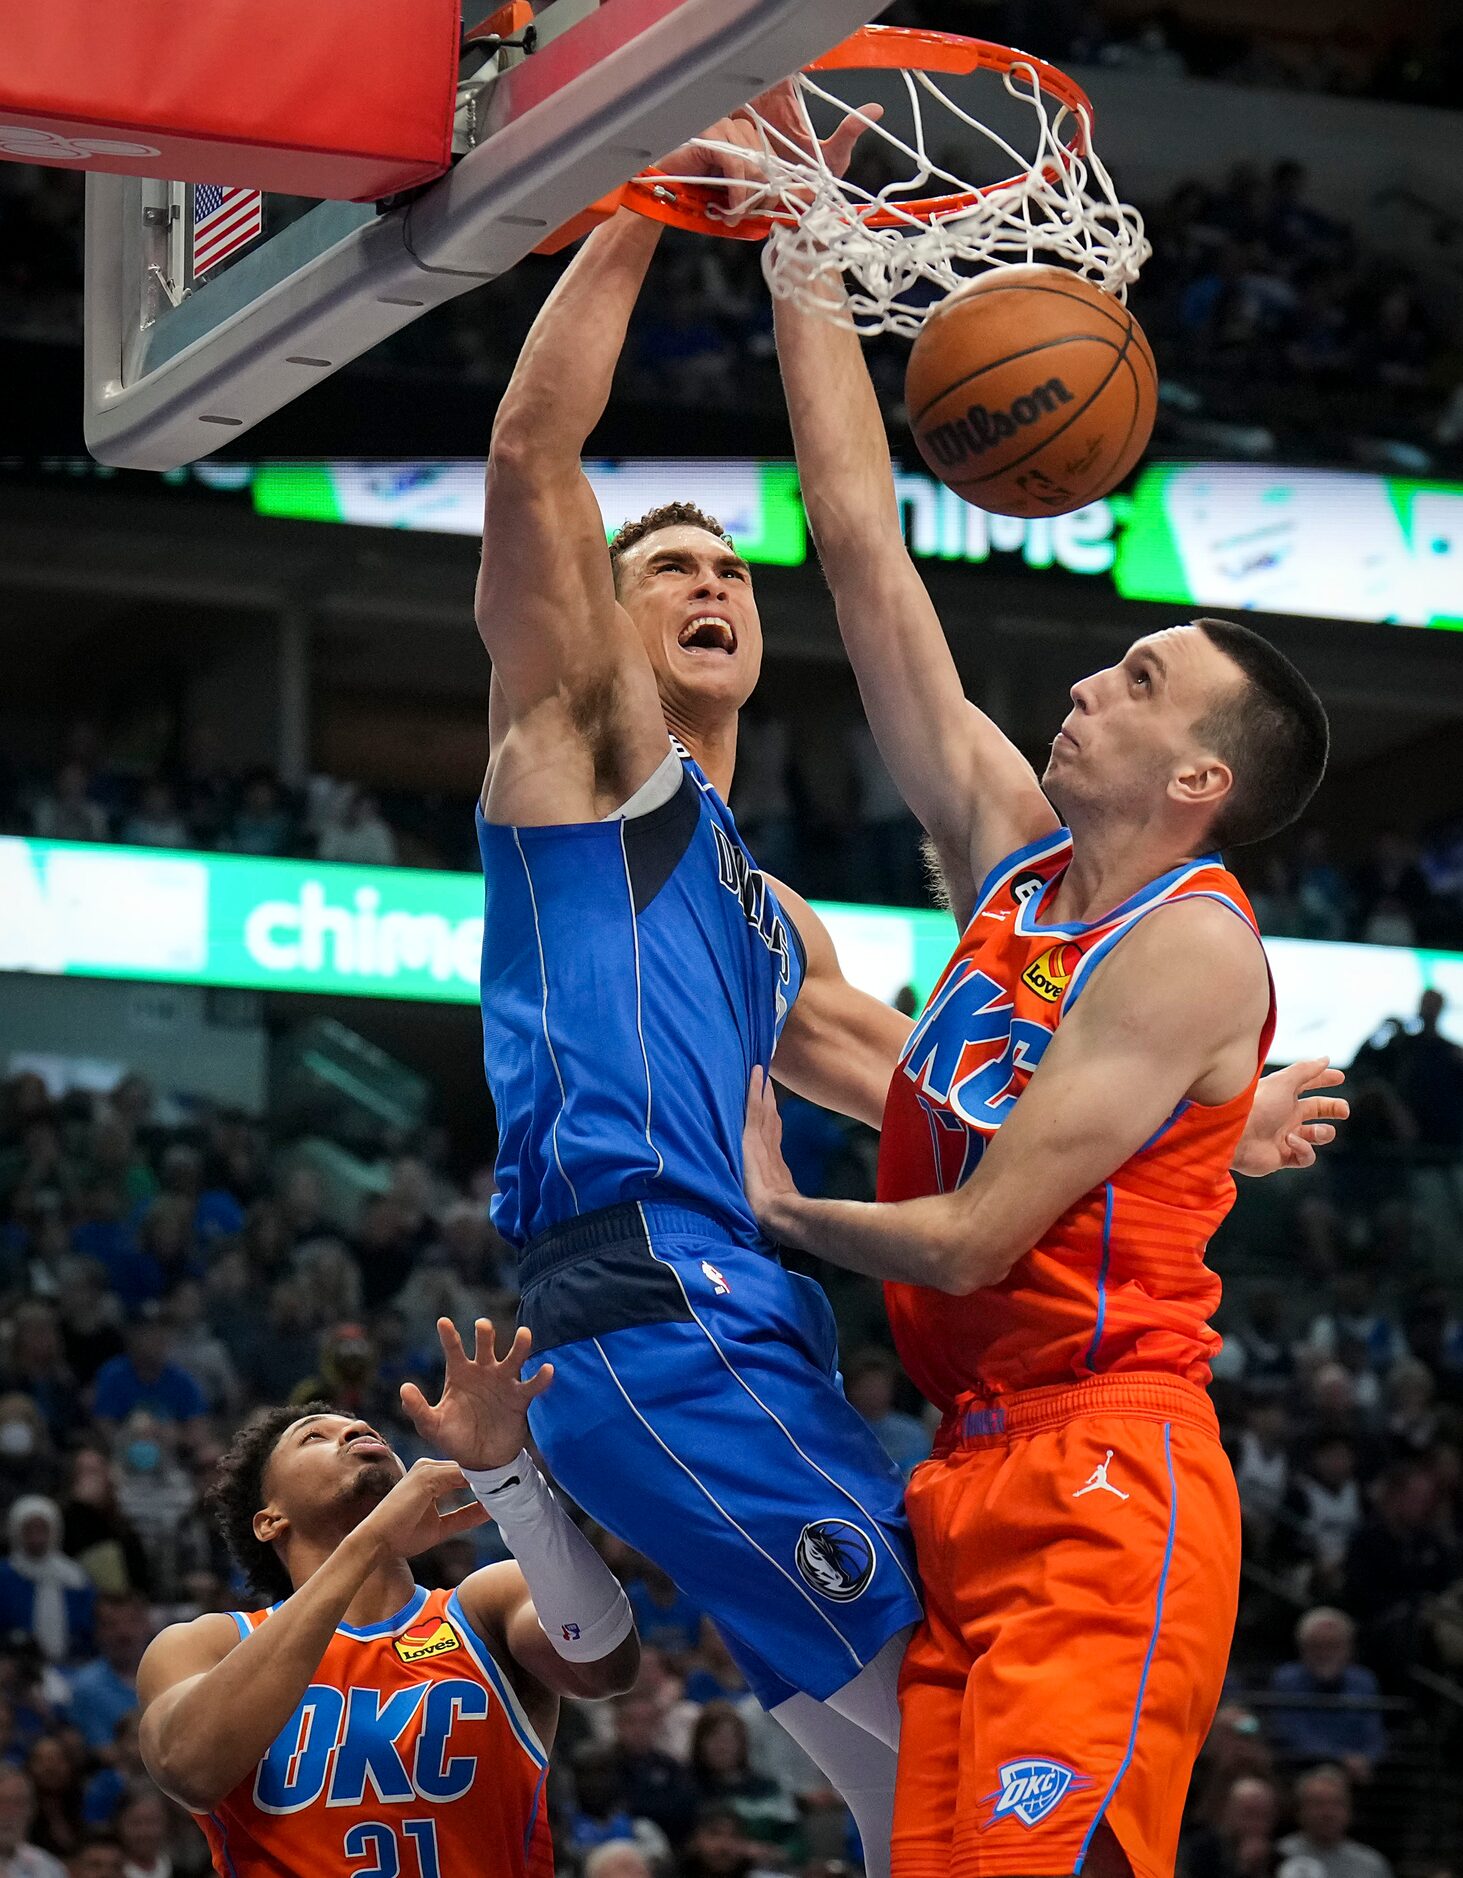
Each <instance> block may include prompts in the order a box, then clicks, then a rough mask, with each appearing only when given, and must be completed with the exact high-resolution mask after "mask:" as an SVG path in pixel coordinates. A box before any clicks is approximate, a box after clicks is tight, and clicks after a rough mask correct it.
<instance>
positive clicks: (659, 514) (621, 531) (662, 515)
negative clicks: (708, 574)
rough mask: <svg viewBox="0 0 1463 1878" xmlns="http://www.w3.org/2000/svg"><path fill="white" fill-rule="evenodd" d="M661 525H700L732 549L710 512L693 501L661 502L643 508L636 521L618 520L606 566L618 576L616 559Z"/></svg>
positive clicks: (733, 543) (684, 526) (662, 526)
mask: <svg viewBox="0 0 1463 1878" xmlns="http://www.w3.org/2000/svg"><path fill="white" fill-rule="evenodd" d="M662 528H704V529H705V530H706V532H707V534H708V535H715V536H716V538H717V540H718V541H719V542H721V543H722V544H723V546H725V547H728V548H731V549H733V550H735V547H736V543H735V542H734V541H733V540H732V538H731V536H730V535H729V534H728V533H727V532H726V530H725V529H724V528H723V527H722V525H721V523H720V522H719V521H718V520H717V519H716V517H715V516H714V515H708V514H707V513H706V511H705V509H698V508H697V507H696V504H695V503H694V502H663V503H661V505H660V507H659V508H658V509H647V510H646V512H645V514H644V515H642V516H641V517H640V518H639V519H638V520H637V521H633V522H621V523H620V526H619V527H618V528H617V529H616V530H615V532H614V534H613V535H611V537H610V566H611V568H612V569H613V570H614V573H615V578H616V579H617V580H618V578H619V573H620V562H621V561H622V560H623V559H624V557H625V556H626V555H627V554H628V553H629V552H630V550H631V548H634V547H637V546H638V545H639V544H640V543H641V542H642V541H644V539H645V537H646V536H647V535H653V534H655V533H656V532H657V530H659V529H662Z"/></svg>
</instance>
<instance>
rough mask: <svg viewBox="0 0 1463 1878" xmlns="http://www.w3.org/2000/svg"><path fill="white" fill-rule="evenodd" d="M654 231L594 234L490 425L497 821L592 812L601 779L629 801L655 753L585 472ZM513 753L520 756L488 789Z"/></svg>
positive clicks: (646, 697)
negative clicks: (584, 464)
mask: <svg viewBox="0 0 1463 1878" xmlns="http://www.w3.org/2000/svg"><path fill="white" fill-rule="evenodd" d="M658 234H659V230H658V227H657V225H656V224H655V223H653V222H648V221H646V220H645V219H644V218H643V217H641V216H637V215H632V214H629V213H621V214H619V215H616V216H615V217H613V219H612V220H610V221H609V222H606V223H605V224H604V225H603V226H602V227H600V228H598V229H596V231H595V232H594V234H592V235H591V236H590V237H589V239H588V240H587V241H586V242H585V243H584V246H583V247H582V248H581V249H580V251H579V253H578V254H577V255H576V256H575V257H574V259H573V261H572V262H571V263H570V264H569V266H568V267H567V268H566V269H565V271H564V273H563V274H562V275H561V276H560V278H559V281H558V284H557V285H556V286H555V288H554V291H553V292H552V293H551V294H550V295H549V297H548V299H547V300H546V301H545V303H544V305H543V308H542V310H541V311H540V313H539V315H538V318H537V319H536V320H535V321H534V323H533V326H532V328H531V329H530V331H529V335H528V338H527V340H526V341H525V342H524V346H523V351H522V353H521V354H520V355H519V359H518V364H517V366H516V367H515V368H514V372H513V377H512V379H511V381H510V382H509V385H508V389H507V391H506V392H505V393H504V394H503V400H502V403H501V404H500V405H499V407H498V415H497V419H496V421H495V423H494V425H493V438H492V445H491V448H490V451H489V454H488V475H487V495H486V510H485V517H484V526H483V560H482V567H481V570H480V572H479V574H478V584H477V602H476V615H477V625H478V632H479V633H480V634H481V636H482V640H483V644H484V645H485V646H486V647H487V649H488V652H489V654H490V655H491V657H492V660H493V677H494V688H495V697H494V704H495V716H496V717H498V718H499V719H501V720H503V721H502V723H501V724H497V723H495V725H494V730H495V733H496V735H495V739H494V749H493V753H492V763H491V768H490V777H489V791H490V799H487V806H488V810H489V812H490V813H491V814H492V815H493V816H494V818H495V819H498V820H507V821H514V820H522V821H546V820H572V819H574V818H575V817H576V816H580V815H585V814H589V813H592V812H593V807H594V805H593V802H592V801H591V800H589V799H587V798H588V797H591V796H592V795H593V791H594V787H595V778H596V776H597V775H598V776H603V775H604V774H605V772H606V771H608V772H609V778H608V779H609V782H610V785H611V787H612V788H621V787H623V788H624V789H625V790H626V792H628V791H629V790H630V789H633V788H635V787H636V786H637V785H638V784H639V783H640V782H642V781H643V780H644V778H645V776H646V775H648V774H649V773H650V771H651V770H652V769H653V768H654V767H655V764H656V763H657V762H659V761H660V759H661V757H663V756H664V754H665V749H666V734H665V726H664V721H663V719H662V717H661V714H660V710H659V706H658V703H657V701H656V693H655V683H654V680H653V678H652V675H651V672H650V667H649V664H648V662H647V660H646V658H645V654H644V652H643V650H642V649H641V646H640V643H639V641H638V639H637V638H636V636H635V632H634V629H633V627H632V626H631V624H630V621H629V619H628V617H627V616H626V614H625V613H624V612H623V611H622V610H621V609H620V607H619V606H618V605H617V604H616V601H615V589H614V581H613V578H612V576H611V571H610V561H609V555H608V552H607V550H606V547H605V534H604V524H603V522H602V520H601V517H600V512H599V505H598V504H597V502H596V501H595V498H594V492H593V490H592V489H591V488H590V486H589V483H588V481H587V479H586V477H585V475H584V472H583V469H582V468H581V467H580V455H581V453H582V451H583V449H584V446H585V443H586V441H587V439H588V437H589V433H590V432H591V431H592V430H593V429H594V427H595V425H596V424H597V423H598V422H599V420H600V418H601V417H602V415H603V414H604V409H605V406H606V404H607V403H608V402H609V395H610V387H611V384H612V382H613V379H614V374H615V367H616V365H617V364H618V362H619V357H620V352H621V349H622V347H623V345H624V343H625V334H626V330H627V328H628V326H629V322H630V315H631V313H632V312H633V310H634V307H635V302H636V300H637V298H638V297H639V293H640V289H641V286H642V285H643V283H644V280H645V274H646V270H647V269H648V267H649V266H650V259H651V256H652V255H653V253H654V252H655V246H656V241H657V238H658ZM499 705H501V706H502V709H501V710H498V709H497V708H496V707H497V706H499ZM514 733H516V735H515V734H514ZM514 743H517V744H518V745H519V746H520V747H519V749H518V751H517V755H518V757H519V759H520V760H519V761H517V762H514V761H512V760H511V759H510V760H509V761H508V763H507V764H506V765H505V766H504V771H505V773H504V774H503V776H502V777H501V778H499V777H497V775H496V772H497V771H498V769H499V767H500V765H503V759H504V757H505V756H507V755H508V754H509V751H510V750H511V749H512V747H513V745H514ZM525 743H526V744H527V745H528V747H527V748H523V747H522V746H523V745H524V744H525ZM637 771H638V772H639V773H638V774H637V773H635V772H637Z"/></svg>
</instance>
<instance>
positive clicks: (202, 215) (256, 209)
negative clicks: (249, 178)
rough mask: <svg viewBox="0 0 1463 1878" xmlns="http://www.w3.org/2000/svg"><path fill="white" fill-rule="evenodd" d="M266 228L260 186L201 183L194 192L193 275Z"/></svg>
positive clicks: (202, 272) (198, 277)
mask: <svg viewBox="0 0 1463 1878" xmlns="http://www.w3.org/2000/svg"><path fill="white" fill-rule="evenodd" d="M263 230H264V197H263V196H262V195H261V194H260V192H259V191H258V190H257V189H234V188H232V187H230V186H229V185H227V184H224V183H199V184H197V186H196V187H195V188H194V191H193V278H194V279H195V280H201V279H202V278H203V276H204V275H205V274H206V273H207V272H208V271H209V269H210V268H214V267H217V266H218V264H219V262H220V261H223V260H226V259H227V258H228V256H229V255H231V254H233V253H235V252H236V251H237V250H238V249H240V248H242V247H243V246H244V244H245V243H246V242H250V241H253V240H254V239H255V238H256V236H258V235H260V234H262V233H263Z"/></svg>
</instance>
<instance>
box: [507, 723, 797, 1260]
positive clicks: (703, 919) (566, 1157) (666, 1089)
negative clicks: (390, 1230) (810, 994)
mask: <svg viewBox="0 0 1463 1878" xmlns="http://www.w3.org/2000/svg"><path fill="white" fill-rule="evenodd" d="M680 754H681V757H682V765H683V770H684V774H683V776H682V779H681V786H680V788H679V789H678V790H677V792H676V794H675V795H674V796H673V797H672V798H671V800H670V801H669V802H667V803H665V804H663V806H662V807H660V808H658V809H652V810H651V811H650V812H649V813H648V814H646V815H641V816H636V817H633V818H632V819H630V820H628V821H604V822H578V823H569V824H565V825H562V826H559V827H549V828H518V827H507V826H503V825H501V824H496V823H492V822H488V821H485V820H484V818H483V815H482V812H481V810H479V812H478V817H477V827H478V845H479V847H480V849H481V852H482V860H483V878H484V890H485V914H484V923H483V975H482V993H483V1055H484V1061H485V1064H486V1068H487V1076H488V1085H489V1088H490V1089H491V1091H492V1096H493V1103H494V1106H495V1108H496V1109H497V1114H498V1127H499V1145H498V1164H497V1179H498V1198H497V1200H496V1201H495V1202H494V1206H493V1218H494V1222H495V1224H496V1225H497V1227H498V1230H499V1231H500V1232H501V1233H502V1234H503V1235H504V1237H505V1238H507V1239H508V1240H510V1241H511V1242H512V1243H514V1244H515V1245H522V1244H524V1243H525V1242H526V1241H527V1240H529V1239H532V1238H534V1237H536V1236H537V1235H538V1234H540V1233H543V1232H545V1231H546V1230H548V1229H549V1228H551V1227H554V1226H559V1225H562V1224H563V1223H564V1222H566V1221H568V1220H572V1219H575V1218H577V1217H578V1216H580V1215H582V1214H585V1213H591V1212H594V1211H596V1210H598V1209H599V1208H601V1207H607V1206H615V1205H619V1204H622V1203H624V1202H629V1201H666V1202H670V1203H679V1204H685V1205H692V1206H695V1207H697V1208H699V1209H700V1210H701V1211H702V1212H703V1213H706V1214H709V1215H710V1216H711V1217H712V1218H713V1219H715V1220H716V1221H717V1222H718V1223H719V1224H720V1225H721V1226H722V1228H723V1229H724V1230H725V1231H726V1232H727V1234H728V1235H729V1236H730V1237H731V1238H732V1239H733V1240H735V1241H737V1242H739V1243H742V1244H749V1245H758V1244H760V1243H761V1235H760V1234H759V1232H758V1229H757V1225H756V1221H755V1220H754V1219H753V1217H752V1213H751V1209H750V1208H749V1207H748V1205H747V1200H746V1195H745V1194H744V1193H743V1191H742V1123H743V1118H744V1115H745V1112H746V1105H747V1084H748V1081H749V1079H750V1077H751V1073H752V1069H753V1066H754V1065H760V1066H761V1067H762V1068H763V1069H765V1068H766V1067H767V1066H768V1064H769V1063H770V1062H771V1059H772V1051H773V1047H774V1045H775V1044H776V1042H777V1038H778V1034H779V1033H780V1031H781V1029H782V1025H783V1022H784V1020H785V1019H786V1017H787V1014H788V1012H789V1010H790V1009H791V1008H792V1003H793V1000H794V999H795V998H796V996H797V994H798V990H799V988H800V986H801V984H802V979H803V969H804V955H803V948H802V941H801V939H800V937H799V936H798V932H797V929H796V927H795V926H794V925H793V923H792V921H791V920H790V919H789V918H788V917H787V915H786V914H785V913H784V912H783V911H782V909H781V907H780V906H779V905H778V903H777V899H776V897H775V895H774V894H773V892H772V890H771V889H770V887H769V886H768V885H767V883H766V881H765V880H764V878H763V876H762V875H761V874H760V873H758V872H757V869H756V865H755V863H754V862H753V860H752V858H751V856H750V855H749V854H748V852H747V849H746V848H745V847H744V846H743V843H742V839H741V837H740V835H738V833H737V828H736V823H735V822H734V821H733V819H732V815H731V811H730V809H728V808H727V806H726V804H725V803H724V802H723V801H722V799H721V797H720V796H719V795H718V794H717V793H716V791H715V789H713V788H712V786H711V784H710V783H709V782H708V781H707V780H706V777H705V776H704V774H703V773H702V771H701V770H700V769H699V768H698V766H697V765H696V764H695V763H694V762H692V760H691V759H690V758H689V757H688V756H686V755H685V753H684V751H682V752H680Z"/></svg>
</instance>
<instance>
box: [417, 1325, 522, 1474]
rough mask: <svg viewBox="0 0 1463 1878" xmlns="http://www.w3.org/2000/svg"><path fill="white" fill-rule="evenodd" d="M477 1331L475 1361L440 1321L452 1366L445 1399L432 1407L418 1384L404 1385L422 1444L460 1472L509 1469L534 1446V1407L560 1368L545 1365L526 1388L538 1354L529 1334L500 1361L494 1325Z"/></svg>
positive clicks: (517, 1340)
mask: <svg viewBox="0 0 1463 1878" xmlns="http://www.w3.org/2000/svg"><path fill="white" fill-rule="evenodd" d="M475 1329H476V1337H475V1347H474V1350H473V1354H472V1355H471V1356H469V1355H468V1353H467V1351H466V1350H465V1349H464V1348H463V1343H462V1339H461V1337H459V1336H458V1334H457V1327H456V1325H455V1324H454V1323H453V1322H452V1320H451V1318H450V1317H439V1318H438V1319H437V1335H438V1336H439V1337H440V1338H441V1340H442V1354H443V1356H444V1358H445V1359H446V1365H447V1368H446V1374H445V1376H444V1377H443V1381H442V1394H441V1397H440V1399H439V1400H438V1401H437V1402H435V1403H431V1402H428V1400H427V1398H426V1397H425V1396H424V1395H423V1394H422V1392H421V1390H420V1389H419V1388H418V1387H417V1385H416V1384H415V1383H414V1382H404V1383H403V1384H402V1385H401V1406H402V1407H403V1408H404V1409H405V1410H406V1412H407V1414H408V1415H409V1416H410V1417H411V1419H412V1423H413V1426H414V1427H415V1428H416V1431H417V1433H418V1434H419V1435H420V1436H421V1437H422V1439H423V1440H424V1441H426V1442H429V1443H430V1444H431V1446H432V1448H433V1449H434V1451H435V1452H436V1453H438V1454H442V1455H445V1456H446V1457H447V1459H448V1460H449V1461H455V1462H456V1463H457V1465H458V1466H459V1467H469V1468H473V1469H482V1468H485V1467H506V1466H507V1464H508V1462H509V1461H511V1460H513V1459H514V1457H515V1456H516V1455H517V1454H518V1453H519V1452H520V1450H521V1449H523V1448H525V1447H526V1446H527V1445H528V1405H529V1403H530V1402H532V1401H533V1400H534V1399H535V1398H536V1397H538V1396H541V1395H542V1394H543V1392H544V1390H545V1389H547V1388H548V1386H549V1384H550V1383H551V1382H552V1381H553V1379H554V1366H553V1364H552V1363H545V1364H544V1366H543V1368H542V1369H541V1370H539V1372H538V1374H537V1375H536V1376H534V1377H533V1378H532V1380H531V1381H529V1382H524V1380H523V1365H524V1364H525V1363H526V1362H527V1361H528V1358H529V1354H530V1352H531V1351H532V1349H533V1338H532V1337H531V1336H530V1335H529V1333H528V1331H527V1330H526V1329H523V1328H521V1327H520V1329H519V1330H518V1331H517V1332H516V1333H515V1335H514V1338H513V1341H512V1343H510V1344H509V1346H508V1349H507V1352H506V1354H505V1355H504V1356H503V1357H502V1358H501V1359H500V1358H499V1357H498V1354H497V1337H496V1334H495V1332H494V1330H493V1326H492V1324H491V1323H490V1322H489V1320H488V1319H487V1318H486V1317H480V1318H479V1319H478V1320H477V1324H476V1327H475Z"/></svg>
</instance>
